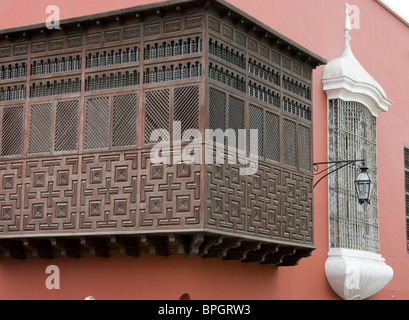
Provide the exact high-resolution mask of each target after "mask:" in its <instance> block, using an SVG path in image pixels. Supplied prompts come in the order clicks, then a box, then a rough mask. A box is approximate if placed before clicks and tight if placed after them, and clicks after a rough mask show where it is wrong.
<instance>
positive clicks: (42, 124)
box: [28, 103, 53, 153]
mask: <svg viewBox="0 0 409 320" xmlns="http://www.w3.org/2000/svg"><path fill="white" fill-rule="evenodd" d="M52 117H53V110H52V104H51V103H47V104H41V105H33V106H31V110H30V138H29V149H28V152H29V153H44V152H50V150H51V130H52Z"/></svg>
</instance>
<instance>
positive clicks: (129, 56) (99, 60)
mask: <svg viewBox="0 0 409 320" xmlns="http://www.w3.org/2000/svg"><path fill="white" fill-rule="evenodd" d="M139 60H140V50H139V48H138V47H124V48H118V49H112V50H108V49H107V50H104V51H97V52H91V53H88V54H87V58H86V64H87V66H86V67H87V68H88V69H89V68H100V67H107V66H114V65H121V64H127V63H133V62H138V61H139Z"/></svg>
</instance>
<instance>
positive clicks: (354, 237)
mask: <svg viewBox="0 0 409 320" xmlns="http://www.w3.org/2000/svg"><path fill="white" fill-rule="evenodd" d="M328 111H329V112H328V117H329V118H328V121H329V123H328V138H329V141H328V149H329V154H328V161H345V160H350V159H365V160H366V165H367V166H368V168H369V173H370V175H371V178H372V180H373V181H374V183H375V186H374V190H373V194H372V195H371V204H370V205H368V204H364V205H362V206H361V205H359V204H358V201H357V199H356V192H355V185H354V180H355V178H356V177H357V176H358V173H359V167H358V166H356V165H351V166H348V167H346V168H343V169H342V170H339V171H337V172H336V173H334V174H332V175H330V176H329V181H328V182H329V216H330V245H331V247H332V248H345V249H353V250H361V251H369V252H374V253H379V233H378V204H377V188H376V180H377V166H376V118H375V117H374V116H372V114H371V113H370V111H369V110H368V109H367V108H366V107H365V106H364V105H362V104H360V103H357V102H345V101H342V100H330V101H329V110H328Z"/></svg>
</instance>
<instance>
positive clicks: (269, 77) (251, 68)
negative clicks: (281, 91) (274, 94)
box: [248, 58, 280, 86]
mask: <svg viewBox="0 0 409 320" xmlns="http://www.w3.org/2000/svg"><path fill="white" fill-rule="evenodd" d="M248 72H249V73H250V74H252V75H254V76H257V77H259V78H261V79H263V80H265V81H268V82H270V83H272V84H274V85H276V86H280V72H279V71H276V70H274V69H273V68H270V67H269V66H266V65H264V64H261V63H260V62H257V61H256V60H254V59H251V58H249V62H248Z"/></svg>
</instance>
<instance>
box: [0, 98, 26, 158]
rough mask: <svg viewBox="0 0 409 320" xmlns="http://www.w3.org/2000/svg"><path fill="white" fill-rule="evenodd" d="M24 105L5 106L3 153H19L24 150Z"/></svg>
mask: <svg viewBox="0 0 409 320" xmlns="http://www.w3.org/2000/svg"><path fill="white" fill-rule="evenodd" d="M23 116H24V107H23V106H18V107H10V108H3V112H2V122H1V123H2V126H1V155H2V156H10V155H18V154H21V153H22V150H23Z"/></svg>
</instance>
